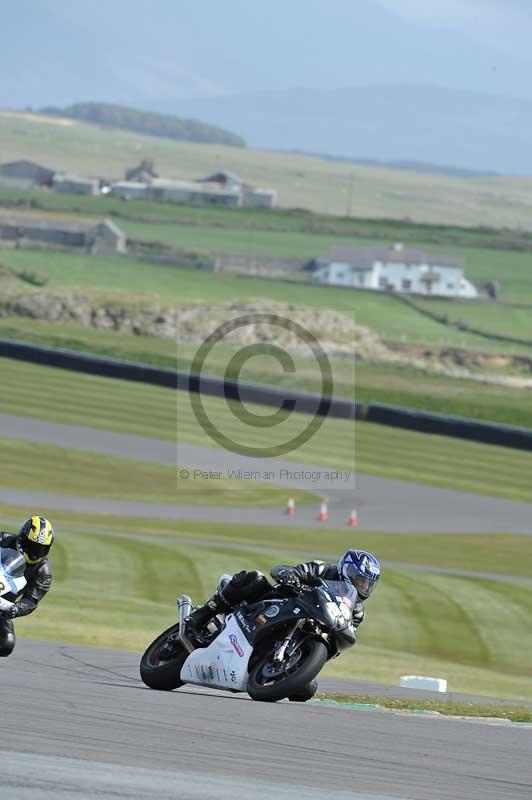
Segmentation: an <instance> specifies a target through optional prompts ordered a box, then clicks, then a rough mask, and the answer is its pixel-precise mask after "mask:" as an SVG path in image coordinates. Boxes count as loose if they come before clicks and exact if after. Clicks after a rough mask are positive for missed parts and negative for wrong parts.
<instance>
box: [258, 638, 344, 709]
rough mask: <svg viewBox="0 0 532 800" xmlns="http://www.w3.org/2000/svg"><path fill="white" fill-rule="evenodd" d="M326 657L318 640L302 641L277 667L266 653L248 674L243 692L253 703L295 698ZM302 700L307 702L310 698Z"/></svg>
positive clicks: (300, 693)
mask: <svg viewBox="0 0 532 800" xmlns="http://www.w3.org/2000/svg"><path fill="white" fill-rule="evenodd" d="M327 657H328V652H327V647H326V646H325V644H324V643H323V642H320V641H319V640H318V639H306V640H305V641H304V642H302V643H301V645H300V646H299V647H298V648H297V649H296V650H295V651H294V653H293V654H292V655H291V656H290V658H289V659H288V660H287V661H286V662H283V663H282V664H280V665H277V664H274V662H273V661H272V653H271V652H269V653H267V654H266V655H265V656H263V657H262V658H261V659H260V660H259V661H258V662H257V663H256V664H255V666H254V667H253V669H252V670H251V672H250V674H249V677H248V682H247V692H248V694H249V696H250V697H251V698H252V699H253V700H261V701H263V702H266V703H275V702H276V701H277V700H282V699H283V698H284V697H290V698H292V697H294V698H296V697H298V696H299V695H302V694H303V693H304V692H305V689H307V686H308V684H310V683H311V682H312V681H313V680H314V678H315V677H316V675H318V673H319V672H320V671H321V669H322V667H323V665H324V664H325V662H326V661H327ZM313 694H314V692H313ZM311 696H312V695H311ZM305 699H309V700H310V697H309V698H305Z"/></svg>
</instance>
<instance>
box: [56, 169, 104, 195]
mask: <svg viewBox="0 0 532 800" xmlns="http://www.w3.org/2000/svg"><path fill="white" fill-rule="evenodd" d="M52 188H53V190H54V192H62V193H63V194H90V195H97V194H100V182H99V181H98V180H96V179H93V178H81V177H80V176H79V175H71V174H70V173H68V172H56V173H55V175H54V178H53V184H52Z"/></svg>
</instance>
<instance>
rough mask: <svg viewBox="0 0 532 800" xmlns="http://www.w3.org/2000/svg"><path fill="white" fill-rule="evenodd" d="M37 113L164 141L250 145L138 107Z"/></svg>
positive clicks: (81, 106) (82, 106)
mask: <svg viewBox="0 0 532 800" xmlns="http://www.w3.org/2000/svg"><path fill="white" fill-rule="evenodd" d="M37 113H39V114H46V115H47V116H56V117H67V118H69V119H77V120H80V121H81V122H90V123H93V124H97V125H105V126H107V127H109V128H122V129H123V130H126V131H133V132H134V133H143V134H145V135H148V136H160V137H161V138H163V139H177V140H179V141H184V142H196V143H204V144H225V145H228V146H229V147H245V146H246V143H245V141H244V139H243V138H242V137H241V136H238V135H237V134H236V133H232V132H231V131H228V130H225V128H220V127H218V126H217V125H210V124H208V123H206V122H200V121H199V120H197V119H183V118H182V117H176V116H173V115H170V114H157V113H155V112H153V111H139V110H137V109H135V108H129V107H127V106H117V105H112V104H110V103H74V104H73V105H70V106H65V108H58V107H57V106H45V107H44V108H40V109H39V110H38V111H37Z"/></svg>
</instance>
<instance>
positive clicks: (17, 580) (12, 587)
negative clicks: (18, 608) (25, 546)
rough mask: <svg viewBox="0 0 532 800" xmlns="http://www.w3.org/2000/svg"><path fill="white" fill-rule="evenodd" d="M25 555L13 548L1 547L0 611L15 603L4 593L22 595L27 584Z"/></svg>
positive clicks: (14, 595)
mask: <svg viewBox="0 0 532 800" xmlns="http://www.w3.org/2000/svg"><path fill="white" fill-rule="evenodd" d="M24 568H25V562H24V559H23V557H22V556H21V555H20V554H19V553H18V552H17V551H15V550H12V549H11V548H7V547H2V548H0V611H7V610H8V609H9V608H11V606H12V605H13V602H12V601H11V600H7V599H6V597H5V596H3V595H11V597H15V598H16V597H18V596H20V594H21V592H22V591H23V590H24V587H25V586H26V578H25V577H24Z"/></svg>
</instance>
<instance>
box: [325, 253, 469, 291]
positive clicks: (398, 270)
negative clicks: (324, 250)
mask: <svg viewBox="0 0 532 800" xmlns="http://www.w3.org/2000/svg"><path fill="white" fill-rule="evenodd" d="M312 282H313V283H327V284H331V285H333V286H350V287H353V288H357V289H376V290H380V291H388V292H404V293H405V294H410V293H411V294H430V295H438V296H441V297H467V298H473V297H477V295H478V292H477V290H476V288H475V287H474V286H473V284H472V283H471V282H470V281H468V280H467V279H466V278H464V264H463V262H462V261H461V260H460V259H457V258H454V257H452V256H443V255H431V254H428V253H424V252H423V251H422V250H411V249H409V248H405V247H403V245H402V244H395V245H393V246H392V247H356V248H355V247H346V246H342V245H339V246H333V247H331V250H330V252H329V255H328V257H326V258H323V259H320V260H319V261H318V266H317V267H316V269H315V270H314V273H313V276H312Z"/></svg>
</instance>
